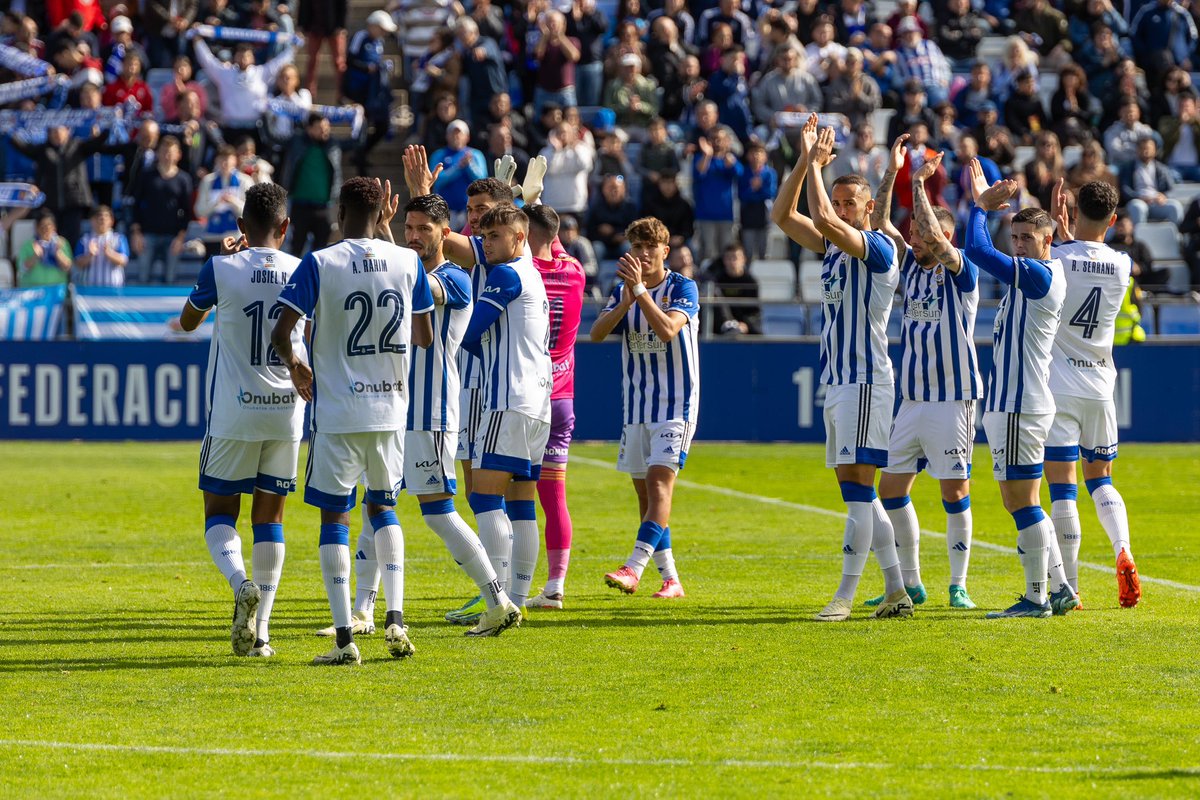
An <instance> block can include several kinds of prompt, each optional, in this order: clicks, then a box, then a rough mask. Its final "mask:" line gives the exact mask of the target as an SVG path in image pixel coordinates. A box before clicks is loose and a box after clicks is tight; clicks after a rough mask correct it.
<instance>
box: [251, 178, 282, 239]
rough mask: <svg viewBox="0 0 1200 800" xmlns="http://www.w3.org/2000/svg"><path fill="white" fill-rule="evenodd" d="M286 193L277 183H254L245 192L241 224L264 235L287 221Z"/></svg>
mask: <svg viewBox="0 0 1200 800" xmlns="http://www.w3.org/2000/svg"><path fill="white" fill-rule="evenodd" d="M287 203H288V196H287V192H286V191H284V189H283V187H282V186H280V185H279V184H278V183H256V184H254V185H253V186H251V187H250V188H249V189H247V190H246V203H245V205H243V206H242V222H243V223H244V224H245V225H246V227H248V228H250V229H251V230H252V231H253V232H255V233H266V232H267V231H269V230H271V229H272V228H277V227H279V225H280V224H282V223H283V221H284V220H285V219H287Z"/></svg>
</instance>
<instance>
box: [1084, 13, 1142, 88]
mask: <svg viewBox="0 0 1200 800" xmlns="http://www.w3.org/2000/svg"><path fill="white" fill-rule="evenodd" d="M1130 55H1132V51H1131V50H1130V48H1129V45H1128V43H1126V42H1125V41H1124V40H1119V39H1118V38H1117V37H1116V35H1115V34H1114V33H1113V29H1112V28H1111V27H1109V26H1108V25H1106V24H1105V23H1103V22H1096V23H1094V24H1093V25H1092V32H1091V38H1090V39H1088V41H1087V43H1086V44H1084V45H1083V48H1082V49H1081V50H1080V52H1079V54H1078V55H1077V56H1076V61H1077V62H1078V63H1079V66H1081V67H1083V69H1084V71H1085V72H1086V73H1087V75H1088V85H1090V86H1091V88H1092V92H1094V93H1095V95H1096V97H1100V98H1104V97H1107V96H1108V93H1109V91H1110V90H1111V89H1112V86H1113V83H1114V82H1115V80H1116V71H1117V65H1118V64H1120V63H1121V62H1122V61H1124V60H1125V59H1127V58H1129V57H1130Z"/></svg>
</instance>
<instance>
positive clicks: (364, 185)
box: [341, 175, 383, 216]
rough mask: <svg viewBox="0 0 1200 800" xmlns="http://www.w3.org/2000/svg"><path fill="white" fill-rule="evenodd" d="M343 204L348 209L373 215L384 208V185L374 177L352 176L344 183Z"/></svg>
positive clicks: (365, 214)
mask: <svg viewBox="0 0 1200 800" xmlns="http://www.w3.org/2000/svg"><path fill="white" fill-rule="evenodd" d="M341 204H342V207H344V208H345V209H346V210H347V211H353V212H357V213H359V214H363V215H364V216H373V215H375V214H377V213H379V209H381V208H383V187H382V186H380V185H379V184H378V183H377V182H376V181H375V180H374V179H372V178H365V177H363V176H361V175H360V176H358V177H357V178H351V179H350V180H348V181H346V182H345V183H343V184H342V194H341Z"/></svg>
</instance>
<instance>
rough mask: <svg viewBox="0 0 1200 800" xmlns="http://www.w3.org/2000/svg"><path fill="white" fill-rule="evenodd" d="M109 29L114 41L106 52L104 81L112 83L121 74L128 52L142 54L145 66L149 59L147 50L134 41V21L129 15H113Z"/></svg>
mask: <svg viewBox="0 0 1200 800" xmlns="http://www.w3.org/2000/svg"><path fill="white" fill-rule="evenodd" d="M108 31H109V33H110V34H111V36H112V42H111V43H110V44H109V45H108V47H107V48H106V49H105V52H104V82H105V83H112V82H113V81H115V80H116V79H117V78H118V77H119V76H120V74H121V65H122V64H123V63H124V62H125V54H126V53H131V52H136V53H137V54H138V55H139V56H141V57H142V66H143V67H144V66H146V65H147V64H148V63H149V61H148V60H147V58H146V53H145V51H144V50H142V48H141V46H140V45H138V44H137V43H135V42H134V41H133V23H132V22H130V21H129V17H126V16H118V17H113V20H112V22H110V23H108Z"/></svg>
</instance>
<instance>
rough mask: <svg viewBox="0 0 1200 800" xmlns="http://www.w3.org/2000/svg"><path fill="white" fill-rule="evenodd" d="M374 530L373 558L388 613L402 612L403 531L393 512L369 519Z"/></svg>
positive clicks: (386, 512)
mask: <svg viewBox="0 0 1200 800" xmlns="http://www.w3.org/2000/svg"><path fill="white" fill-rule="evenodd" d="M371 525H372V526H373V527H374V528H375V557H376V558H377V559H378V563H379V573H380V576H381V578H382V580H383V596H384V601H385V602H386V603H387V606H386V607H387V610H388V611H403V610H404V531H403V530H401V528H400V521H399V520H398V519H396V512H395V511H384V512H383V513H381V514H376V515H375V516H374V517H372V518H371Z"/></svg>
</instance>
